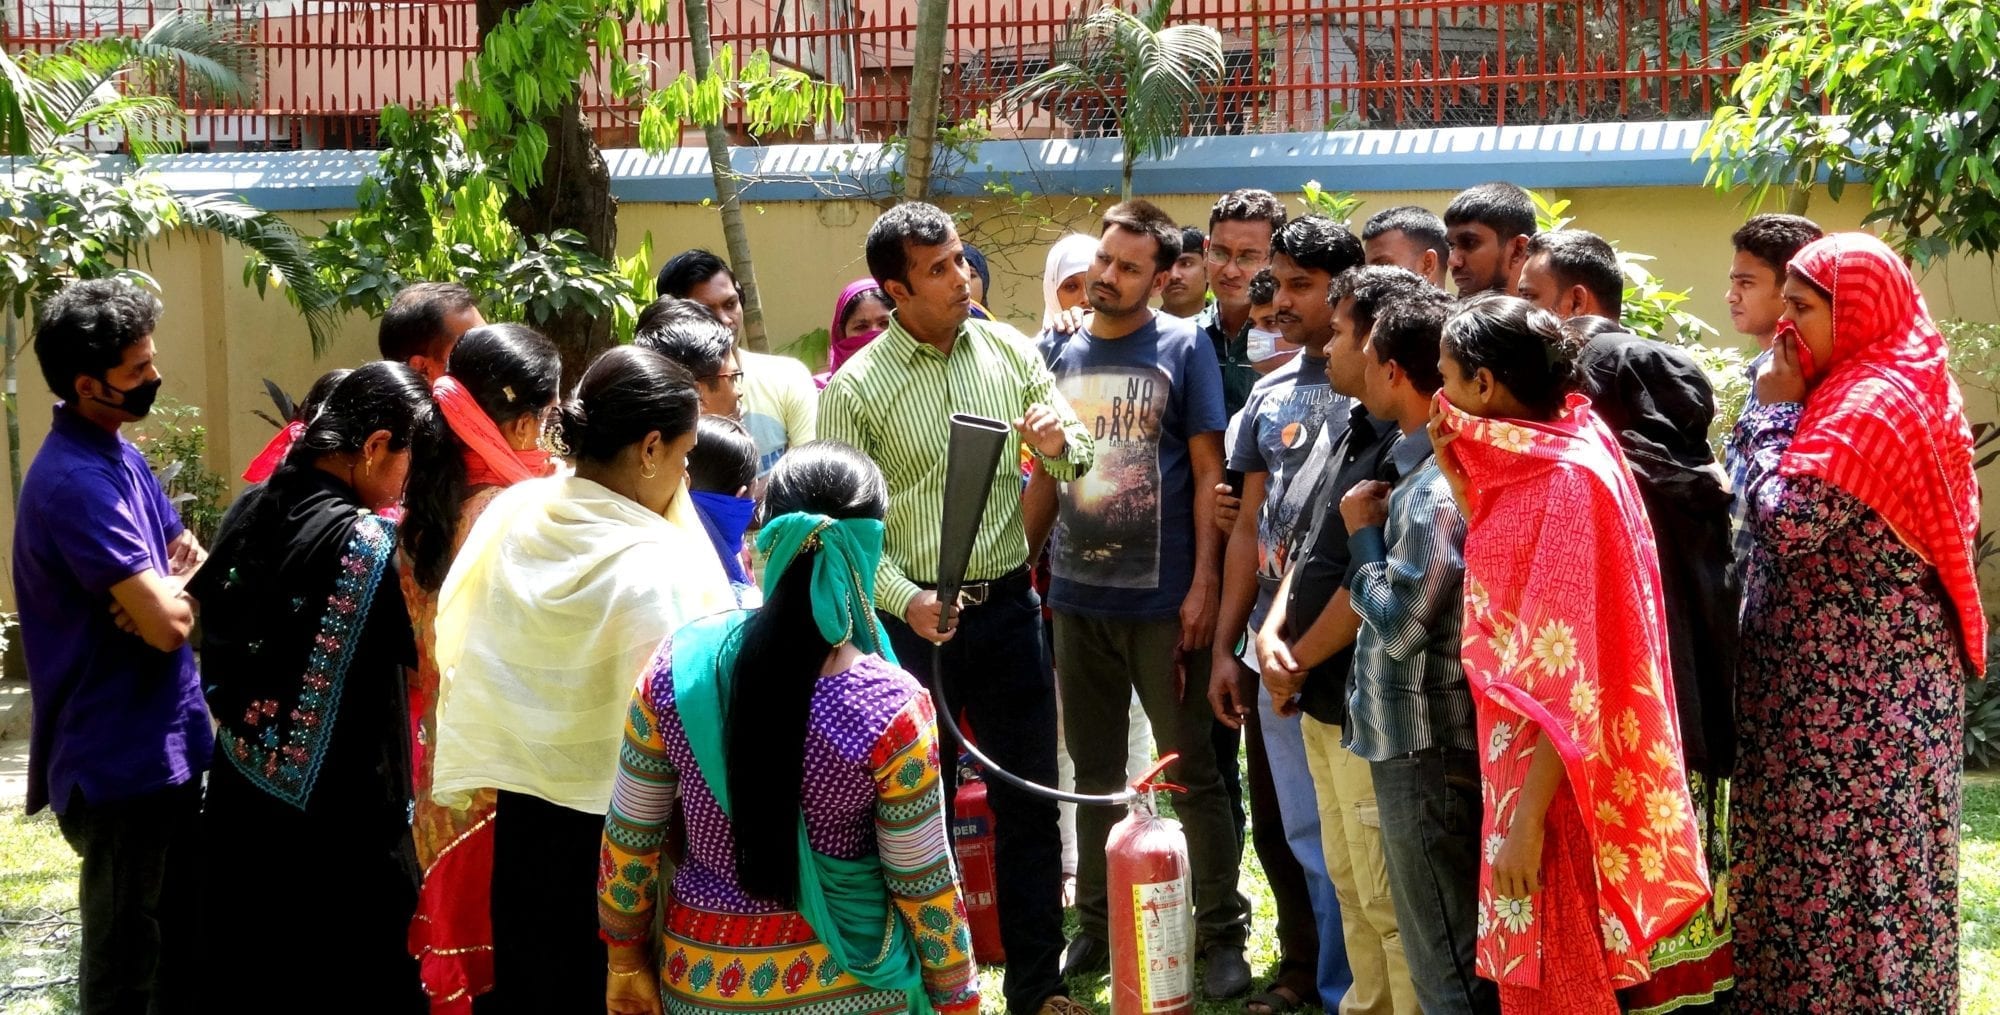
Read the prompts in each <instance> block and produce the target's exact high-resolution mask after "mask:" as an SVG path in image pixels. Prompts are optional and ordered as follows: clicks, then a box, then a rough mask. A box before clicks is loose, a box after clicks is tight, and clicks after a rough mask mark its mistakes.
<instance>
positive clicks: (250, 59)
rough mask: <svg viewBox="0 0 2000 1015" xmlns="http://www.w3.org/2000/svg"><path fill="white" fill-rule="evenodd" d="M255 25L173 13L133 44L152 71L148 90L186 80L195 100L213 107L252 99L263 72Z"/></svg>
mask: <svg viewBox="0 0 2000 1015" xmlns="http://www.w3.org/2000/svg"><path fill="white" fill-rule="evenodd" d="M254 25H255V22H254V21H251V22H239V21H234V20H224V19H222V18H219V17H217V18H204V17H196V16H195V15H193V14H190V13H188V12H187V11H174V12H173V13H171V14H168V15H167V16H166V17H164V18H161V19H160V20H159V21H158V22H157V23H155V24H154V25H153V28H152V30H151V31H148V32H147V33H146V34H145V35H143V36H141V37H140V38H139V39H138V40H136V41H135V42H134V44H133V46H132V55H133V56H134V57H135V58H136V59H138V60H139V61H140V62H141V63H142V64H143V65H144V66H145V67H146V68H147V69H148V72H149V76H150V77H151V80H148V81H147V82H145V83H144V84H145V87H146V88H147V90H149V91H153V92H157V93H164V92H166V91H168V90H170V89H172V88H174V87H177V86H178V83H179V82H182V81H185V82H186V87H187V88H188V89H189V90H190V94H189V96H188V97H189V98H191V99H200V100H203V101H204V102H205V103H206V104H212V105H226V104H229V103H241V102H248V101H250V100H251V99H253V98H255V97H256V95H257V83H258V80H259V79H260V78H261V77H262V73H263V64H262V62H261V61H260V60H259V59H258V57H257V51H256V50H254V49H252V48H251V47H250V42H251V38H250V36H251V30H252V27H253V26H254Z"/></svg>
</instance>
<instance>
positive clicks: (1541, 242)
mask: <svg viewBox="0 0 2000 1015" xmlns="http://www.w3.org/2000/svg"><path fill="white" fill-rule="evenodd" d="M1542 254H1547V255H1548V257H1549V274H1551V275H1553V276H1555V280H1556V284H1557V285H1559V286H1562V287H1563V289H1565V290H1567V289H1569V287H1571V286H1577V285H1580V286H1582V287H1583V288H1584V290H1585V291H1586V292H1588V293H1590V295H1591V296H1592V297H1594V298H1595V299H1596V300H1597V305H1598V306H1599V307H1602V308H1603V309H1604V313H1605V316H1607V317H1611V318H1614V319H1615V318H1617V317H1619V316H1620V315H1622V314H1623V313H1624V300H1625V270H1624V269H1623V268H1620V267H1619V266H1618V251H1616V250H1613V249H1611V244H1610V243H1609V242H1607V241H1606V240H1605V239H1604V237H1602V236H1599V235H1597V234H1596V233H1593V232H1587V231H1585V230H1582V229H1558V230H1555V231H1554V232H1548V233H1541V234H1539V235H1537V236H1534V237H1532V238H1530V239H1529V240H1528V256H1529V257H1536V256H1539V255H1542Z"/></svg>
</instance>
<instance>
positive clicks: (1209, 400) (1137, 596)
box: [1039, 314, 1228, 619]
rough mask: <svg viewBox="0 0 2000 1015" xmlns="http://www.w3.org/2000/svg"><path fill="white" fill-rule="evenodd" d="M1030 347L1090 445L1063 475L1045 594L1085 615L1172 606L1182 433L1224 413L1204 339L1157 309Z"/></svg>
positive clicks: (1182, 544) (1187, 480)
mask: <svg viewBox="0 0 2000 1015" xmlns="http://www.w3.org/2000/svg"><path fill="white" fill-rule="evenodd" d="M1039 345H1040V348H1041V352H1042V357H1043V359H1044V360H1046V361H1047V363H1048V365H1049V371H1050V372H1051V373H1053V374H1054V375H1055V379H1056V387H1057V388H1058V389H1060V390H1061V391H1062V393H1063V397H1064V398H1065V399H1067V400H1068V402H1069V404H1070V406H1071V407H1072V408H1073V409H1075V411H1076V414H1077V417H1078V418H1079V419H1081V420H1082V421H1083V425H1084V427H1085V428H1086V429H1087V430H1089V431H1090V435H1091V438H1092V440H1093V441H1094V442H1095V446H1096V449H1097V460H1096V463H1095V464H1093V465H1092V466H1091V470H1090V472H1089V473H1087V474H1086V475H1084V476H1082V477H1080V478H1078V479H1077V480H1076V481H1074V482H1070V483H1065V484H1063V489H1062V496H1061V498H1060V504H1061V507H1060V510H1059V512H1058V514H1057V518H1056V526H1055V531H1054V533H1053V534H1052V535H1051V537H1050V547H1051V549H1050V553H1049V566H1050V571H1051V573H1052V575H1053V577H1054V580H1053V582H1052V583H1051V584H1050V588H1049V602H1050V604H1051V605H1052V606H1054V607H1055V608H1056V609H1058V610H1062V611H1065V612H1069V613H1077V614H1083V615H1086V616H1093V617H1107V618H1116V619H1161V618H1165V617H1172V616H1175V615H1176V614H1178V613H1179V611H1180V607H1181V601H1182V600H1184V599H1186V598H1187V592H1188V587H1189V586H1190V585H1191V584H1192V582H1193V580H1194V497H1195V490H1194V470H1193V467H1192V465H1191V464H1190V463H1189V461H1188V447H1187V446H1188V440H1189V439H1190V438H1192V437H1194V436H1196V435H1199V434H1205V433H1220V432H1222V429H1223V427H1224V426H1225V425H1226V424H1227V422H1228V417H1227V416H1225V415H1224V414H1223V405H1222V372H1221V368H1220V367H1218V366H1217V365H1216V362H1215V350H1214V348H1213V346H1211V345H1210V344H1209V342H1208V339H1207V336H1206V335H1204V334H1203V333H1202V332H1201V331H1200V330H1198V329H1197V328H1196V327H1195V326H1194V324H1193V323H1192V322H1190V321H1187V320H1184V319H1181V318H1178V317H1172V316H1167V315H1160V314H1155V315H1154V316H1153V319H1152V321H1150V322H1149V323H1147V325H1146V326H1145V327H1143V328H1140V329H1139V330H1138V331H1135V332H1133V333H1132V334H1130V335H1127V336H1125V337H1123V338H1118V339H1109V340H1106V339H1099V338H1094V337H1092V336H1091V335H1090V333H1089V332H1088V331H1084V330H1079V331H1076V332H1075V333H1073V334H1069V335H1061V334H1055V333H1048V334H1045V335H1044V336H1043V337H1042V339H1041V341H1040V343H1039Z"/></svg>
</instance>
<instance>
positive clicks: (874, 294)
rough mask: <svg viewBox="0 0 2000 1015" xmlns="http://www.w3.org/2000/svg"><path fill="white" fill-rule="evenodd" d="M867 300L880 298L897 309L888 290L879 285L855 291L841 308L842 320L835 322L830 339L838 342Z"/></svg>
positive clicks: (883, 303) (892, 308)
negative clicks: (852, 296)
mask: <svg viewBox="0 0 2000 1015" xmlns="http://www.w3.org/2000/svg"><path fill="white" fill-rule="evenodd" d="M865 300H880V301H882V305H883V306H885V307H887V308H889V310H890V311H891V312H893V311H895V309H896V301H895V299H894V298H893V297H891V296H890V295H889V291H888V290H886V289H884V288H882V287H881V286H879V285H878V286H876V287H875V288H873V289H863V290H861V291H860V292H858V293H855V294H854V298H853V299H850V300H848V301H847V305H846V306H844V307H842V308H840V320H838V321H835V322H833V334H832V335H830V336H828V338H829V339H830V340H832V341H836V342H837V341H839V340H840V336H841V335H842V334H843V333H845V332H846V331H847V322H848V321H851V320H853V319H854V315H855V313H856V312H857V311H859V310H860V309H861V304H862V302H863V301H865Z"/></svg>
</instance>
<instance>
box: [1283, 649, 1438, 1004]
mask: <svg viewBox="0 0 2000 1015" xmlns="http://www.w3.org/2000/svg"><path fill="white" fill-rule="evenodd" d="M1257 712H1258V716H1257V717H1258V719H1259V720H1260V722H1261V723H1262V726H1263V732H1264V754H1265V756H1266V757H1267V758H1269V759H1270V764H1271V782H1272V784H1273V785H1274V786H1276V787H1277V790H1278V814H1279V816H1280V817H1281V818H1282V819H1283V821H1284V825H1285V841H1286V842H1288V843H1290V844H1291V847H1292V855H1293V856H1295V857H1297V858H1298V861H1299V866H1301V867H1304V868H1305V871H1306V894H1308V895H1310V896H1311V897H1312V911H1313V917H1314V922H1316V923H1317V924H1318V925H1319V998H1320V1005H1321V1006H1322V1007H1324V1008H1325V1009H1326V1010H1327V1011H1328V1012H1337V1011H1339V1010H1340V999H1341V998H1343V997H1345V996H1346V995H1347V988H1348V987H1349V986H1351V985H1352V984H1353V983H1354V974H1353V972H1351V971H1350V970H1349V969H1348V966H1347V946H1346V943H1345V935H1343V934H1342V933H1341V930H1340V901H1339V900H1338V899H1336V898H1334V895H1333V879H1332V878H1331V877H1328V876H1327V873H1326V854H1325V853H1323V852H1321V851H1320V839H1319V798H1318V797H1317V796H1316V795H1314V793H1313V781H1312V771H1311V769H1309V768H1308V767H1307V766H1306V743H1305V737H1304V735H1303V734H1301V733H1300V732H1299V717H1298V715H1296V714H1294V715H1292V716H1290V717H1282V716H1279V715H1278V714H1277V713H1276V712H1275V711H1273V710H1272V709H1271V692H1269V691H1267V690H1265V689H1264V687H1263V682H1262V681H1259V682H1258V686H1257ZM1473 831H1474V834H1475V835H1476V834H1477V833H1478V829H1476V828H1475V829H1474V830H1473Z"/></svg>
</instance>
